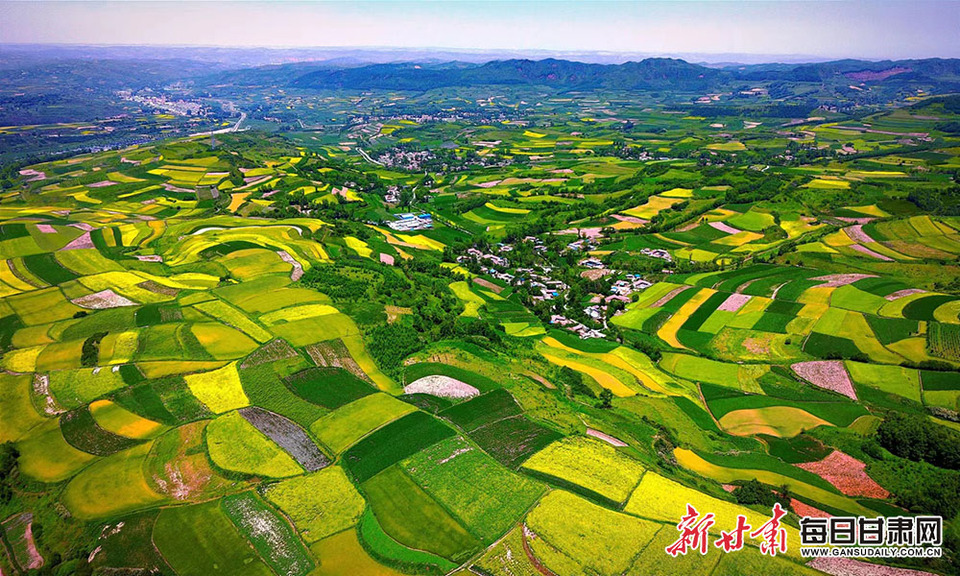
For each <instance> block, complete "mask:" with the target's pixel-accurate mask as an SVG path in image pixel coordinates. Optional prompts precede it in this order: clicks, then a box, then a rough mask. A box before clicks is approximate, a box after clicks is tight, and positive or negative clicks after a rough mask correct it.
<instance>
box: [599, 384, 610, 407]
mask: <svg viewBox="0 0 960 576" xmlns="http://www.w3.org/2000/svg"><path fill="white" fill-rule="evenodd" d="M600 407H601V408H613V392H611V391H610V389H609V388H604V389H603V390H601V391H600Z"/></svg>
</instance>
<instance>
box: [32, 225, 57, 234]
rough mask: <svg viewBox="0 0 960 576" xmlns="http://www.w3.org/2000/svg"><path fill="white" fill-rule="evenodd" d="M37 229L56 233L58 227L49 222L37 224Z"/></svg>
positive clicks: (46, 232) (45, 232)
mask: <svg viewBox="0 0 960 576" xmlns="http://www.w3.org/2000/svg"><path fill="white" fill-rule="evenodd" d="M37 230H39V231H41V232H43V233H44V234H56V233H57V229H56V228H54V227H53V226H51V225H49V224H37Z"/></svg>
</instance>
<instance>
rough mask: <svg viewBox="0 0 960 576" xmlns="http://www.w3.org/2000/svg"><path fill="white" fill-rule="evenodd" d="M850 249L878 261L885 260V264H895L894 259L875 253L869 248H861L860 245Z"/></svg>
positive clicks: (854, 245) (853, 245)
mask: <svg viewBox="0 0 960 576" xmlns="http://www.w3.org/2000/svg"><path fill="white" fill-rule="evenodd" d="M850 247H851V248H853V249H854V250H856V251H857V252H859V253H861V254H863V255H864V256H869V257H871V258H876V259H877V260H883V261H884V262H893V258H891V257H889V256H884V255H883V254H879V253H877V252H874V251H873V250H871V249H869V248H867V247H866V246H861V245H860V244H852V245H851V246H850Z"/></svg>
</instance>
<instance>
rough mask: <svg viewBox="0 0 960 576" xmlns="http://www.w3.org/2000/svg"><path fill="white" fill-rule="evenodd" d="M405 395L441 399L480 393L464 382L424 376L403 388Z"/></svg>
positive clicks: (448, 378)
mask: <svg viewBox="0 0 960 576" xmlns="http://www.w3.org/2000/svg"><path fill="white" fill-rule="evenodd" d="M403 392H404V393H405V394H430V395H431V396H439V397H441V398H469V397H471V396H479V395H480V391H479V390H477V389H476V388H474V387H473V386H471V385H469V384H467V383H466V382H461V381H459V380H457V379H456V378H451V377H449V376H440V375H439V374H438V375H434V376H424V377H423V378H420V379H418V380H414V381H413V382H411V383H410V384H407V385H406V386H404V387H403Z"/></svg>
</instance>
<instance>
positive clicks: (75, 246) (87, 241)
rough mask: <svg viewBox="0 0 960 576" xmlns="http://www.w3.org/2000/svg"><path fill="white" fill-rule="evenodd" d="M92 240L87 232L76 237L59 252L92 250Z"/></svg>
mask: <svg viewBox="0 0 960 576" xmlns="http://www.w3.org/2000/svg"><path fill="white" fill-rule="evenodd" d="M93 247H94V246H93V239H92V238H90V233H89V232H84V233H83V234H81V235H80V236H77V237H76V238H75V239H74V240H73V241H72V242H70V243H69V244H67V245H66V246H64V247H63V248H61V250H82V249H84V248H93Z"/></svg>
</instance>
